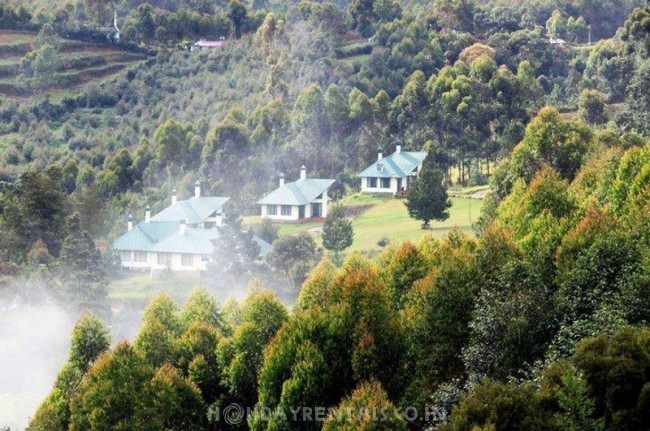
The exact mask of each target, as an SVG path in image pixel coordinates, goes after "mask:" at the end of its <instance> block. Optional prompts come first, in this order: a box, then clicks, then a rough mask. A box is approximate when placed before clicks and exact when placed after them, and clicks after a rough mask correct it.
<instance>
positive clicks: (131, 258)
mask: <svg viewBox="0 0 650 431" xmlns="http://www.w3.org/2000/svg"><path fill="white" fill-rule="evenodd" d="M228 200H229V198H225V197H210V196H201V184H200V183H199V182H198V181H197V182H196V184H195V187H194V196H193V197H192V198H190V199H187V200H183V201H178V200H177V195H176V191H175V190H174V192H173V193H172V201H171V205H170V206H168V207H167V208H165V209H164V210H163V211H161V212H159V213H158V214H156V215H154V216H153V217H152V216H151V209H150V208H149V207H147V208H146V209H145V218H144V220H143V221H141V222H140V223H138V224H137V225H135V226H134V225H133V218H132V217H131V216H129V221H128V230H127V232H126V233H125V234H124V235H122V236H121V237H120V238H118V239H117V240H116V241H115V242H114V243H113V249H115V250H116V251H118V252H119V254H120V259H121V261H122V267H124V268H130V269H142V270H151V271H152V272H153V271H162V270H166V269H169V270H172V271H204V270H205V269H206V268H207V264H208V262H210V260H211V259H212V252H213V249H214V244H213V241H218V240H219V230H218V229H217V227H218V226H223V212H222V207H223V205H224V204H225V203H226V202H227V201H228ZM254 239H255V241H257V243H258V244H259V245H260V249H261V250H260V254H261V255H265V254H266V253H268V251H269V250H270V249H271V245H270V244H268V243H266V242H264V241H262V240H261V239H259V238H257V237H254Z"/></svg>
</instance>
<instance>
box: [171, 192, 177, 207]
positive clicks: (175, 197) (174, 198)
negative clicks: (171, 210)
mask: <svg viewBox="0 0 650 431" xmlns="http://www.w3.org/2000/svg"><path fill="white" fill-rule="evenodd" d="M177 195H178V193H177V192H176V189H174V190H172V205H174V204H175V203H176V200H177Z"/></svg>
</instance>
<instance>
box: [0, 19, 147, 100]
mask: <svg viewBox="0 0 650 431" xmlns="http://www.w3.org/2000/svg"><path fill="white" fill-rule="evenodd" d="M35 41H36V33H32V32H26V31H15V30H0V94H3V95H5V96H9V97H21V98H22V97H28V96H30V95H33V94H35V91H34V90H29V89H27V88H25V86H23V85H21V84H20V83H19V82H18V80H17V77H18V75H19V74H20V60H21V58H23V56H25V54H27V53H28V52H30V51H32V50H33V49H34V42H35ZM59 55H60V58H61V68H60V69H59V71H58V72H57V75H56V79H55V80H54V82H55V84H53V85H52V86H51V87H50V88H44V89H40V90H38V93H56V92H61V91H70V90H75V89H81V88H82V87H83V86H85V85H86V84H88V83H90V82H97V81H102V80H105V79H108V78H111V77H113V76H115V75H116V74H119V73H120V72H122V71H124V70H125V69H126V68H127V67H129V66H132V65H134V64H136V63H137V62H139V61H142V60H143V59H145V58H146V55H145V54H142V53H136V52H130V51H126V50H124V49H122V48H120V47H119V46H116V45H104V44H97V43H90V42H83V41H76V40H69V39H61V49H60V54H59Z"/></svg>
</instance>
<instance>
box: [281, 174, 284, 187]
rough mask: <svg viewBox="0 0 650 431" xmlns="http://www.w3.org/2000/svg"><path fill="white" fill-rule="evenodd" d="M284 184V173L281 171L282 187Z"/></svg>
mask: <svg viewBox="0 0 650 431" xmlns="http://www.w3.org/2000/svg"><path fill="white" fill-rule="evenodd" d="M283 186H284V174H283V173H282V172H280V187H283Z"/></svg>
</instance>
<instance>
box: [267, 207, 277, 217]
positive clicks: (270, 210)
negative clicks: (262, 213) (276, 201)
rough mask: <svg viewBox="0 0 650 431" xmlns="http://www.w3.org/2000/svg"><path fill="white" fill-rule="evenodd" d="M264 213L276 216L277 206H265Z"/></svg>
mask: <svg viewBox="0 0 650 431" xmlns="http://www.w3.org/2000/svg"><path fill="white" fill-rule="evenodd" d="M266 213H267V214H268V215H277V214H278V206H277V205H267V206H266Z"/></svg>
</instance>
